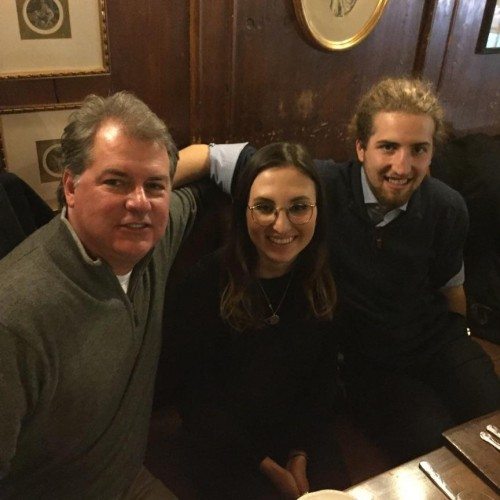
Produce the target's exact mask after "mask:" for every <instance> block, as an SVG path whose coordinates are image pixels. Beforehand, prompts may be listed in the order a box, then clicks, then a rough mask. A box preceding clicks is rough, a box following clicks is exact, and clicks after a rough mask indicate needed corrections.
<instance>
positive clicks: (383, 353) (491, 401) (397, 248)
mask: <svg viewBox="0 0 500 500" xmlns="http://www.w3.org/2000/svg"><path fill="white" fill-rule="evenodd" d="M351 132H352V135H353V136H354V138H355V141H356V154H357V158H358V161H355V162H349V163H344V164H335V163H334V162H333V161H331V160H326V161H317V165H318V167H319V169H320V171H321V175H322V178H323V181H324V184H325V189H326V193H327V198H328V201H329V214H330V217H329V224H330V239H329V242H330V253H331V255H330V259H331V266H332V270H333V273H334V277H335V281H336V284H337V288H338V292H339V307H338V310H337V316H336V321H335V332H338V333H339V334H340V336H341V341H342V346H343V353H344V366H345V370H344V376H345V380H346V387H347V391H348V395H349V397H350V399H351V400H352V402H353V404H354V406H355V408H356V409H357V410H358V412H359V414H360V416H362V420H363V422H364V423H366V424H368V426H369V427H370V429H371V430H372V431H373V432H374V433H375V435H376V436H378V437H379V438H380V439H381V441H382V443H383V444H384V445H385V446H386V447H387V448H388V450H389V451H391V452H393V454H394V458H395V460H398V461H403V460H406V459H409V458H411V457H414V456H417V455H418V454H422V453H425V452H427V451H429V450H431V449H433V448H436V447H438V446H440V445H441V432H442V431H444V430H445V429H446V428H449V427H452V426H453V425H456V424H458V423H460V422H463V421H465V420H468V419H471V418H473V417H476V416H479V415H481V414H484V413H487V412H489V411H493V410H495V409H497V408H498V407H499V406H500V386H499V381H498V378H497V376H496V375H495V373H494V370H493V366H492V363H491V360H490V359H489V358H488V357H487V355H486V354H485V353H484V352H483V350H482V349H481V348H480V346H479V345H478V344H477V343H476V342H475V341H473V340H472V339H470V338H469V337H468V336H467V334H466V325H465V319H464V315H465V295H464V291H463V286H462V285H463V280H464V272H463V266H462V261H463V258H462V249H463V244H464V240H465V236H466V233H467V227H468V217H467V210H466V206H465V203H464V201H463V199H462V198H461V196H460V195H459V194H458V193H457V192H455V191H454V190H452V189H451V188H449V187H447V186H446V185H445V184H443V183H441V182H440V181H438V180H436V179H433V178H432V177H430V176H429V165H430V163H431V159H432V154H433V151H434V148H435V146H436V144H437V143H438V142H439V141H440V139H441V138H442V136H443V135H444V133H443V112H442V109H441V106H440V104H439V102H438V100H437V97H436V96H435V94H434V93H433V92H432V90H431V88H430V87H429V86H428V85H427V84H425V83H423V82H421V81H419V80H414V79H406V78H402V79H386V80H383V81H381V82H379V83H378V84H376V85H375V86H374V87H372V88H371V89H370V90H369V91H368V92H367V93H366V94H365V95H364V96H363V97H362V98H361V100H360V102H359V104H358V107H357V111H356V113H355V115H354V117H353V120H352V123H351ZM253 151H254V150H253V148H252V147H250V146H248V145H245V144H239V145H225V146H224V145H218V146H213V147H211V148H210V159H211V162H212V168H213V170H215V171H217V172H219V178H220V179H221V180H222V181H223V185H224V186H225V189H226V190H229V189H230V185H231V176H232V174H233V171H234V169H235V173H234V175H238V171H239V169H240V168H241V167H242V166H243V165H244V164H245V162H246V159H247V158H248V157H249V156H251V155H252V154H253Z"/></svg>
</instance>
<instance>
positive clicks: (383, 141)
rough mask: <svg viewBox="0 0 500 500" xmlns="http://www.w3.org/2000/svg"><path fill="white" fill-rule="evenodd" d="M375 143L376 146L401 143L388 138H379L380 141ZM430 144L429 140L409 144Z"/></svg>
mask: <svg viewBox="0 0 500 500" xmlns="http://www.w3.org/2000/svg"><path fill="white" fill-rule="evenodd" d="M376 144H377V146H382V145H385V144H388V145H390V146H399V145H400V144H401V143H399V142H396V141H389V140H385V139H381V140H380V141H377V143H376ZM430 145H431V143H430V142H429V141H424V142H415V143H413V144H411V146H430Z"/></svg>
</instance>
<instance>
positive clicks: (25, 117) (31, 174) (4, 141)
mask: <svg viewBox="0 0 500 500" xmlns="http://www.w3.org/2000/svg"><path fill="white" fill-rule="evenodd" d="M78 106H79V104H77V103H73V104H60V105H55V106H46V107H37V108H24V109H10V110H1V111H0V153H1V154H2V157H3V161H4V164H5V168H6V169H7V170H8V171H9V172H12V173H14V174H16V175H18V176H19V177H21V179H23V180H24V181H26V182H27V183H28V184H29V185H30V186H31V187H32V188H33V189H34V190H35V191H36V192H37V193H38V194H39V195H40V196H41V197H42V198H43V199H44V200H45V201H46V202H47V203H48V204H49V205H50V206H51V207H52V208H53V209H54V210H56V209H57V208H58V206H57V196H56V192H57V187H58V186H59V182H60V180H61V176H62V164H61V135H62V132H63V130H64V127H65V126H66V123H67V121H68V118H69V115H70V114H71V113H72V112H73V111H74V110H75V109H76V108H78Z"/></svg>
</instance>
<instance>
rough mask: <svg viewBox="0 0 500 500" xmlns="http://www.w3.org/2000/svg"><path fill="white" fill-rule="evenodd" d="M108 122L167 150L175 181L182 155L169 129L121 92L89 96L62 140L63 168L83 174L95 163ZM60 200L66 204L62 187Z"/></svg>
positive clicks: (68, 126)
mask: <svg viewBox="0 0 500 500" xmlns="http://www.w3.org/2000/svg"><path fill="white" fill-rule="evenodd" d="M107 121H116V122H118V123H119V124H120V125H121V126H122V127H123V129H124V131H125V133H126V134H127V135H128V136H130V137H132V138H134V139H139V140H143V141H152V142H154V143H156V144H159V145H162V146H164V147H165V149H166V150H167V154H168V158H169V163H170V178H171V179H173V177H174V174H175V169H176V167H177V160H178V158H179V153H178V150H177V146H176V145H175V143H174V141H173V139H172V136H171V135H170V133H169V131H168V128H167V126H166V125H165V123H164V122H163V120H161V119H160V118H159V117H158V116H157V115H156V114H155V113H153V111H151V109H150V108H149V107H148V106H147V105H146V104H145V103H144V102H142V101H141V100H140V99H139V98H137V97H136V96H135V95H134V94H132V93H130V92H126V91H122V92H117V93H116V94H113V95H111V96H109V97H100V96H97V95H93V94H91V95H89V96H87V97H86V98H85V99H84V101H83V103H82V106H81V108H79V109H78V110H76V111H75V112H74V113H72V114H71V116H70V118H69V122H68V124H67V125H66V127H65V129H64V132H63V134H62V137H61V149H62V153H63V154H62V159H63V165H62V166H63V168H64V169H67V170H69V171H70V172H71V173H72V174H73V175H75V176H78V175H80V174H82V173H83V171H84V170H85V169H86V168H87V166H88V165H89V163H90V162H91V161H92V160H93V158H92V154H93V146H94V139H95V136H96V133H97V131H98V130H99V128H100V127H101V125H103V124H104V123H105V122H107ZM58 199H59V203H60V205H61V206H63V205H64V204H65V203H66V200H65V198H64V192H63V188H62V185H61V186H59V190H58Z"/></svg>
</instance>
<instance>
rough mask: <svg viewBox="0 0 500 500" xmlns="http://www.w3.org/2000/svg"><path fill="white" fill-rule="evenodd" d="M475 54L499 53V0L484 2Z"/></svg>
mask: <svg viewBox="0 0 500 500" xmlns="http://www.w3.org/2000/svg"><path fill="white" fill-rule="evenodd" d="M476 52H477V53H479V54H494V53H499V52H500V0H486V4H485V6H484V14H483V21H482V23H481V29H480V31H479V38H478V40H477V47H476Z"/></svg>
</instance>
